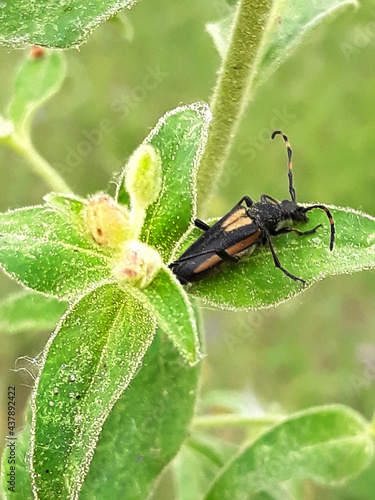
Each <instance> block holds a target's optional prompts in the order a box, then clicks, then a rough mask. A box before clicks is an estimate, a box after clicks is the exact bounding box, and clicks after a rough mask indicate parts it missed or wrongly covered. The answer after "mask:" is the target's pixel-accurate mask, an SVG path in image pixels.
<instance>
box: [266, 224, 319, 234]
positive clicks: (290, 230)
mask: <svg viewBox="0 0 375 500" xmlns="http://www.w3.org/2000/svg"><path fill="white" fill-rule="evenodd" d="M320 227H323V224H318V225H317V226H315V227H313V228H312V229H309V230H308V231H300V230H299V229H294V228H291V227H282V228H281V229H279V230H278V231H275V232H274V233H272V236H279V235H280V234H286V233H296V234H298V236H305V235H306V234H314V233H316V231H317V230H318V229H319V228H320Z"/></svg>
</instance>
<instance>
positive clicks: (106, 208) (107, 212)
mask: <svg viewBox="0 0 375 500" xmlns="http://www.w3.org/2000/svg"><path fill="white" fill-rule="evenodd" d="M84 219H85V224H86V227H87V230H88V232H89V234H90V236H91V237H92V238H93V240H94V241H95V243H97V244H98V245H100V246H101V247H104V248H113V249H115V248H117V247H118V246H119V245H120V244H121V243H123V242H124V241H125V240H126V239H127V238H128V237H129V213H128V211H127V209H126V208H124V207H122V206H120V205H118V204H117V203H116V202H115V201H114V200H113V199H112V198H111V197H109V196H105V195H98V196H95V197H94V198H93V199H92V200H91V201H90V202H89V203H88V204H87V205H86V207H85V211H84Z"/></svg>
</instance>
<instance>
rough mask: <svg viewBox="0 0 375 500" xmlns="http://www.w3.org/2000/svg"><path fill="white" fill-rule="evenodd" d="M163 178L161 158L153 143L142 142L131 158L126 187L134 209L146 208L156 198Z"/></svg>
mask: <svg viewBox="0 0 375 500" xmlns="http://www.w3.org/2000/svg"><path fill="white" fill-rule="evenodd" d="M161 179H162V169H161V158H160V155H159V153H158V152H157V151H156V149H155V148H154V147H153V146H151V144H142V145H141V146H139V148H138V149H136V150H135V151H134V153H133V154H132V156H131V157H130V159H129V163H128V168H127V170H126V176H125V187H126V190H127V191H128V193H129V194H130V198H131V206H132V210H133V209H137V208H140V209H144V210H145V209H146V208H147V207H148V206H149V205H151V203H154V201H155V200H156V198H157V196H158V194H159V192H160V188H161Z"/></svg>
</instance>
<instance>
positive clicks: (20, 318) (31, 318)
mask: <svg viewBox="0 0 375 500" xmlns="http://www.w3.org/2000/svg"><path fill="white" fill-rule="evenodd" d="M66 309H67V304H66V303H65V302H60V301H59V300H57V299H55V298H54V297H45V296H44V295H41V294H40V293H34V292H29V291H27V290H24V291H21V292H17V293H14V294H11V295H8V296H7V297H5V298H4V299H2V301H1V302H0V330H2V331H3V332H6V333H19V332H33V331H37V330H54V329H55V326H56V323H57V322H58V320H59V319H60V316H61V315H62V314H63V313H64V312H65V311H66Z"/></svg>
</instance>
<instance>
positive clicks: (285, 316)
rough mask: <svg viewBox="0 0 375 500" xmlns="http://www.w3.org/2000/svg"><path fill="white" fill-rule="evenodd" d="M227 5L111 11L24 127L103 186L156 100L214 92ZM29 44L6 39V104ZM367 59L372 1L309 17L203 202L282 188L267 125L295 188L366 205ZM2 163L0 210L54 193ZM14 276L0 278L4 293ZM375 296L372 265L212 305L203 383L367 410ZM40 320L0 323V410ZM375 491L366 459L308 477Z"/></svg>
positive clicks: (330, 495)
mask: <svg viewBox="0 0 375 500" xmlns="http://www.w3.org/2000/svg"><path fill="white" fill-rule="evenodd" d="M224 13H225V3H224V0H223V2H220V1H219V0H206V1H205V2H201V1H200V0H191V1H190V2H173V1H171V0H159V1H158V2H157V4H155V2H151V1H150V0H143V2H140V3H139V4H138V5H136V6H135V7H134V8H133V9H132V10H131V11H129V12H126V21H127V23H128V27H127V29H126V31H124V27H123V25H121V24H119V23H117V22H114V21H109V22H107V23H105V24H104V25H103V26H102V27H101V28H100V29H98V30H96V31H95V32H94V34H93V35H92V36H91V37H90V38H89V40H88V42H87V43H86V44H85V45H83V46H82V47H81V48H80V49H79V50H75V49H72V50H69V51H67V52H66V58H67V63H68V78H67V79H66V81H65V83H64V86H63V88H62V90H61V91H60V92H59V94H58V95H57V96H56V97H54V98H53V99H52V100H51V101H50V102H49V103H48V104H47V105H46V106H44V107H43V109H41V110H40V111H39V113H38V114H37V117H36V119H35V122H34V127H33V136H34V140H35V145H36V147H37V149H38V150H39V151H40V152H41V154H42V155H44V156H45V157H46V158H47V159H48V160H49V161H50V162H51V163H52V165H54V166H55V167H56V169H57V170H58V171H59V172H60V173H61V174H62V175H63V176H64V177H65V179H66V180H67V182H68V183H69V184H70V185H71V186H72V187H73V188H74V189H75V192H76V193H77V194H79V195H82V196H86V195H89V194H91V193H94V192H97V191H100V190H106V189H107V188H108V187H109V186H110V184H111V181H112V180H113V178H114V174H115V173H116V172H118V171H119V170H120V169H121V167H122V165H123V164H124V162H125V161H126V159H127V157H128V156H129V155H130V154H131V152H132V151H133V150H134V149H135V148H136V147H137V145H138V144H139V143H140V142H141V141H142V140H143V138H144V137H145V136H146V135H147V134H148V131H149V130H150V128H152V127H153V125H154V124H155V122H156V121H157V120H158V118H159V117H160V116H161V115H162V114H163V113H164V112H166V111H167V110H170V109H173V108H174V107H176V106H178V105H180V104H187V103H191V102H193V101H196V100H205V101H208V100H209V99H210V96H211V92H212V88H213V86H214V83H215V79H216V71H217V69H218V67H219V57H218V54H217V53H216V51H215V48H214V46H213V43H212V41H211V39H210V37H209V36H208V35H207V33H206V32H205V24H206V23H207V22H212V21H215V20H218V19H219V18H220V17H221V16H222V14H224ZM26 54H27V52H26V51H16V50H10V49H5V48H1V49H0V65H1V75H2V79H1V83H2V85H1V94H0V108H1V109H5V108H6V106H7V103H8V102H9V100H10V96H11V94H12V82H13V79H14V75H15V72H16V69H17V66H18V64H19V62H20V61H21V60H22V59H23V58H24V57H25V55H26ZM374 62H375V3H374V2H370V1H363V2H361V7H360V8H359V9H358V10H356V9H354V8H352V7H350V8H347V9H345V10H344V11H343V12H342V13H341V14H339V15H337V16H334V17H332V19H330V20H329V21H325V22H324V23H323V24H322V25H320V26H318V28H316V29H315V30H314V31H313V32H312V34H310V36H308V38H307V39H306V40H305V41H304V43H303V44H302V45H301V46H300V47H299V48H298V49H297V50H296V51H295V52H294V53H293V55H292V56H291V57H290V58H289V59H288V61H287V62H286V63H285V64H284V65H283V66H282V67H281V68H279V70H278V71H277V72H276V73H275V74H274V75H273V76H272V78H271V80H269V81H268V82H267V83H266V84H265V85H264V86H263V87H262V88H260V89H259V90H258V92H257V93H256V96H255V99H254V101H253V102H252V103H251V105H250V106H249V108H248V110H247V112H246V116H245V117H244V120H243V122H242V125H241V129H240V131H239V134H238V137H237V140H236V143H235V146H234V148H233V151H232V154H231V157H230V159H229V161H228V165H227V168H226V170H225V174H224V176H223V179H222V181H221V183H220V189H219V192H218V194H217V196H216V197H215V198H214V199H213V200H212V204H211V215H213V216H214V215H215V216H216V215H221V214H223V213H225V212H226V211H228V210H229V209H230V208H231V207H232V206H233V204H234V203H235V202H237V201H238V199H239V198H240V197H241V196H242V195H244V194H249V195H250V196H251V197H252V198H253V199H258V198H259V196H260V195H261V194H262V193H267V194H270V195H272V196H275V197H276V198H279V199H280V198H283V197H287V177H286V156H285V148H284V146H283V144H282V142H281V141H275V142H272V141H270V139H269V136H270V133H271V132H272V130H273V129H275V128H281V129H282V130H284V131H285V132H286V133H287V134H288V135H289V137H290V140H291V144H292V148H293V152H294V173H295V185H296V190H297V199H298V200H299V201H301V202H309V203H313V202H321V203H326V204H334V205H338V206H350V207H352V208H355V209H360V210H363V211H364V212H366V213H369V214H372V215H375V196H374V194H375V142H374V138H373V137H374V133H375V125H374V120H373V113H374V111H375V64H374ZM103 120H104V122H103ZM104 123H105V124H106V125H105V126H104ZM109 129H110V130H109ZM83 142H85V144H86V146H83V145H82V144H83ZM87 143H89V147H87ZM0 172H1V174H0V175H1V197H0V210H1V211H4V210H7V209H8V208H15V207H19V206H25V205H33V204H38V203H40V202H41V198H42V196H43V195H44V194H46V192H48V187H47V186H46V185H45V184H44V183H43V181H41V180H40V179H39V178H37V177H35V176H34V174H33V173H32V171H31V170H30V168H29V165H28V164H27V163H26V162H25V161H24V160H23V159H22V158H21V157H18V156H17V155H16V154H14V153H12V152H11V151H9V150H6V149H5V148H3V147H1V148H0ZM337 231H338V232H339V231H340V228H339V227H338V228H337ZM272 265H273V263H272V259H271V257H270V266H272ZM17 289H18V286H17V284H15V283H14V282H12V281H11V280H9V279H8V278H6V277H4V276H3V275H1V276H0V296H1V297H3V296H5V295H7V294H8V293H9V292H11V291H15V290H17ZM374 303H375V275H374V272H373V271H369V272H366V273H365V272H364V273H360V274H356V275H352V276H340V277H334V278H329V279H326V280H325V281H323V282H321V283H319V284H318V285H316V286H314V287H313V288H312V289H309V290H307V291H306V292H305V293H304V294H302V295H300V296H298V297H297V298H296V299H294V300H292V301H289V302H287V303H285V304H282V305H280V306H279V307H277V308H275V309H269V310H265V311H258V312H253V313H245V312H241V313H238V312H222V311H207V310H206V311H205V315H204V316H205V322H206V325H207V353H208V356H207V358H206V359H205V361H204V366H203V377H202V393H203V394H205V393H207V392H208V391H210V390H215V389H228V390H236V391H240V392H242V393H243V399H244V401H248V400H250V399H251V397H255V398H256V400H257V404H258V405H259V407H261V408H263V409H264V410H265V411H269V410H271V409H273V410H274V409H275V408H277V409H279V410H280V411H282V412H285V413H290V412H294V411H298V410H300V409H303V408H307V407H310V406H313V405H322V404H328V403H343V404H347V405H349V406H351V407H353V408H355V409H357V410H358V411H359V412H361V413H362V414H363V415H364V416H365V417H366V418H368V419H371V418H372V414H373V407H374V392H375V391H374V387H375V314H374ZM48 333H49V332H41V333H40V334H37V335H36V334H35V335H34V334H18V335H6V334H3V333H2V334H1V345H2V349H1V352H0V366H1V392H0V403H1V410H0V411H1V413H0V416H1V417H4V411H5V400H6V399H5V398H6V387H7V386H9V385H15V384H16V385H17V387H18V388H19V392H18V398H17V404H18V405H19V406H18V410H19V411H20V410H21V406H22V405H23V404H24V403H23V402H22V401H23V400H24V399H25V398H26V397H27V395H28V393H29V391H30V387H29V386H31V385H32V380H31V379H30V378H29V377H28V376H27V375H26V374H21V373H18V374H16V373H14V372H12V371H10V369H11V368H14V366H15V360H16V358H17V357H19V356H23V355H27V356H30V357H34V356H36V355H38V353H40V352H41V350H42V349H43V346H44V344H45V341H46V339H47V337H48ZM1 420H3V418H2V419H1ZM3 422H4V420H3ZM3 425H4V424H3ZM373 470H375V467H374V468H373ZM374 492H375V473H373V474H371V473H370V472H367V473H366V474H364V475H363V477H362V478H360V479H359V480H357V482H356V483H355V484H353V485H351V486H346V487H345V488H343V489H342V490H328V489H323V488H314V489H313V490H311V491H310V492H309V494H308V495H309V496H306V498H319V499H329V500H333V499H343V500H349V499H356V500H360V499H363V500H367V499H372V498H375V493H374ZM160 498H167V494H166V493H165V492H164V493H162V494H161V496H160ZM171 498H173V495H172V496H171Z"/></svg>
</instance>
